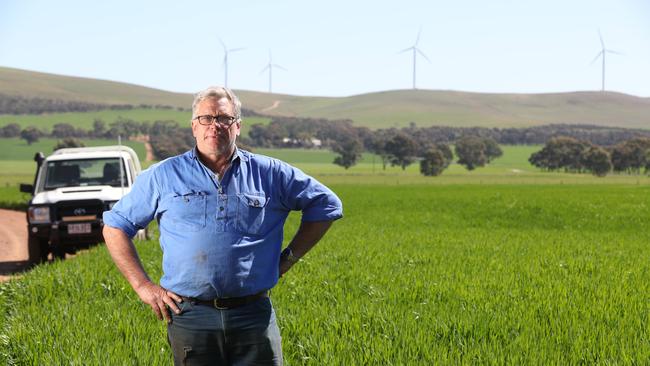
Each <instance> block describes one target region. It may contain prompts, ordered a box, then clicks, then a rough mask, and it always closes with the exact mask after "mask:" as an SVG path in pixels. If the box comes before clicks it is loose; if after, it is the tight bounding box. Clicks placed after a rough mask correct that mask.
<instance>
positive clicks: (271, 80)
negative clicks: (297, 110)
mask: <svg viewBox="0 0 650 366" xmlns="http://www.w3.org/2000/svg"><path fill="white" fill-rule="evenodd" d="M274 67H275V68H278V69H280V70H284V71H288V70H287V69H285V68H284V67H282V66H280V65H278V64H274V63H273V58H272V57H271V50H269V63H268V64H267V65H266V66H265V67H264V68H263V69H262V71H260V74H261V73H263V72H264V71H266V70H269V94H273V68H274Z"/></svg>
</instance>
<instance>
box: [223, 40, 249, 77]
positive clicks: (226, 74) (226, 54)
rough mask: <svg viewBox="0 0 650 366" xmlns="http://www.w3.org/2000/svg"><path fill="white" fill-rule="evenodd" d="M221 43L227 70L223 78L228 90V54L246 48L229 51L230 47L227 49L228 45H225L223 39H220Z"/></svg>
mask: <svg viewBox="0 0 650 366" xmlns="http://www.w3.org/2000/svg"><path fill="white" fill-rule="evenodd" d="M219 42H221V45H222V46H223V54H224V55H223V65H224V69H225V75H224V77H223V80H224V86H225V87H226V88H227V87H228V54H229V53H230V52H237V51H241V50H243V49H244V48H241V47H239V48H230V49H229V48H228V47H226V44H225V43H223V41H222V40H221V38H219Z"/></svg>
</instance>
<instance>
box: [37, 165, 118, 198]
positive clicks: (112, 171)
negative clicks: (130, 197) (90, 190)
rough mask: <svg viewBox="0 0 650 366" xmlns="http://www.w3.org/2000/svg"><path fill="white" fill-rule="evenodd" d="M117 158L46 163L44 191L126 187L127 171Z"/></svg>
mask: <svg viewBox="0 0 650 366" xmlns="http://www.w3.org/2000/svg"><path fill="white" fill-rule="evenodd" d="M120 162H121V159H119V158H110V159H106V158H103V159H79V160H61V161H50V162H48V163H47V170H46V178H45V186H44V189H45V190H52V189H56V188H61V187H83V186H98V185H109V186H112V187H120V186H121V181H120V176H121V177H122V182H124V187H128V185H129V184H128V183H127V182H128V181H127V179H126V175H127V171H126V168H125V167H124V163H122V170H121V171H120Z"/></svg>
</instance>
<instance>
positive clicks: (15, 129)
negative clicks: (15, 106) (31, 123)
mask: <svg viewBox="0 0 650 366" xmlns="http://www.w3.org/2000/svg"><path fill="white" fill-rule="evenodd" d="M0 136H2V137H18V136H20V125H18V123H9V124H8V125H6V126H4V127H2V129H0Z"/></svg>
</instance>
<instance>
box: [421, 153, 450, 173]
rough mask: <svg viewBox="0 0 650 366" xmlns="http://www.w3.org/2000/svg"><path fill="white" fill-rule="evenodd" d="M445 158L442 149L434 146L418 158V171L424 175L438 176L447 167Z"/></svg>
mask: <svg viewBox="0 0 650 366" xmlns="http://www.w3.org/2000/svg"><path fill="white" fill-rule="evenodd" d="M447 165H448V163H447V159H445V155H444V154H443V153H442V151H440V150H438V149H437V148H435V147H432V148H431V149H429V150H427V151H426V152H425V153H424V156H423V158H422V160H420V172H421V173H422V174H424V175H426V176H429V177H433V176H438V175H440V174H441V173H442V171H443V170H445V168H446V167H447Z"/></svg>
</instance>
